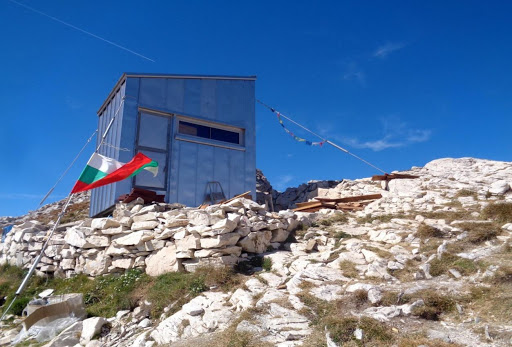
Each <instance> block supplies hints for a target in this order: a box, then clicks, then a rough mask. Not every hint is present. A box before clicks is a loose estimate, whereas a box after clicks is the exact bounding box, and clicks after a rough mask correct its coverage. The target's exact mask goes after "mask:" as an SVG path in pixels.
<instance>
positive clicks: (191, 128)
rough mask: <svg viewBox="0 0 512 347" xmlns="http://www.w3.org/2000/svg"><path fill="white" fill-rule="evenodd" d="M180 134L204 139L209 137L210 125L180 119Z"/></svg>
mask: <svg viewBox="0 0 512 347" xmlns="http://www.w3.org/2000/svg"><path fill="white" fill-rule="evenodd" d="M180 134H185V135H192V136H198V137H204V138H205V139H209V138H211V137H210V127H206V126H204V125H199V124H193V123H189V122H181V121H180Z"/></svg>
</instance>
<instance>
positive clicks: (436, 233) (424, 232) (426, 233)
mask: <svg viewBox="0 0 512 347" xmlns="http://www.w3.org/2000/svg"><path fill="white" fill-rule="evenodd" d="M416 236H418V237H419V238H421V239H422V240H424V239H430V238H442V237H443V236H444V234H443V232H442V231H441V230H440V229H438V228H436V227H433V226H431V225H427V224H424V223H421V224H420V225H419V227H418V230H417V231H416Z"/></svg>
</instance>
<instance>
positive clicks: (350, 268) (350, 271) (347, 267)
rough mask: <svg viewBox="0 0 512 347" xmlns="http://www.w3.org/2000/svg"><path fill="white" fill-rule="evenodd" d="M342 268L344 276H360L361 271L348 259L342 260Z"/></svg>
mask: <svg viewBox="0 0 512 347" xmlns="http://www.w3.org/2000/svg"><path fill="white" fill-rule="evenodd" d="M339 266H340V270H341V271H342V272H343V276H345V277H349V278H357V277H358V276H359V271H357V269H356V264H354V263H352V262H351V261H348V260H343V261H341V262H340V265H339Z"/></svg>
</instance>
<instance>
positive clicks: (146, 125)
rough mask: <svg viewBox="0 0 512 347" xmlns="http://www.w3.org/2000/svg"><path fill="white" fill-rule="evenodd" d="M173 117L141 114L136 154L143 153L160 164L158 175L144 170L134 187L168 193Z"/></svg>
mask: <svg viewBox="0 0 512 347" xmlns="http://www.w3.org/2000/svg"><path fill="white" fill-rule="evenodd" d="M171 120H172V117H169V116H164V115H159V114H152V113H146V112H141V113H139V126H138V131H137V144H136V152H137V153H138V152H142V153H144V154H145V155H147V156H148V157H150V158H151V159H153V160H155V161H157V162H158V175H157V176H156V177H153V174H152V173H150V172H148V171H146V170H142V172H141V173H139V174H138V175H137V176H135V182H134V186H135V187H138V188H143V189H150V190H154V191H157V192H159V193H160V194H162V193H165V192H166V191H167V171H168V170H167V163H168V159H169V150H170V143H171V141H170V139H169V136H170V133H171V132H170V130H171V129H170V128H171Z"/></svg>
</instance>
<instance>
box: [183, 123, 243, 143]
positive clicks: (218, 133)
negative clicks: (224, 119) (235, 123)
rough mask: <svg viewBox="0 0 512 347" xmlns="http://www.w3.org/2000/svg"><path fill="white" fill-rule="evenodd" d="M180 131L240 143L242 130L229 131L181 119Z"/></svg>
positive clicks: (185, 133)
mask: <svg viewBox="0 0 512 347" xmlns="http://www.w3.org/2000/svg"><path fill="white" fill-rule="evenodd" d="M178 132H179V133H180V134H184V135H191V136H197V137H202V138H205V139H211V140H216V141H222V142H229V143H234V144H237V145H239V144H240V141H241V139H240V132H237V131H229V130H224V129H219V128H214V127H208V126H205V125H199V124H195V123H189V122H185V121H180V124H179V128H178Z"/></svg>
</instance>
